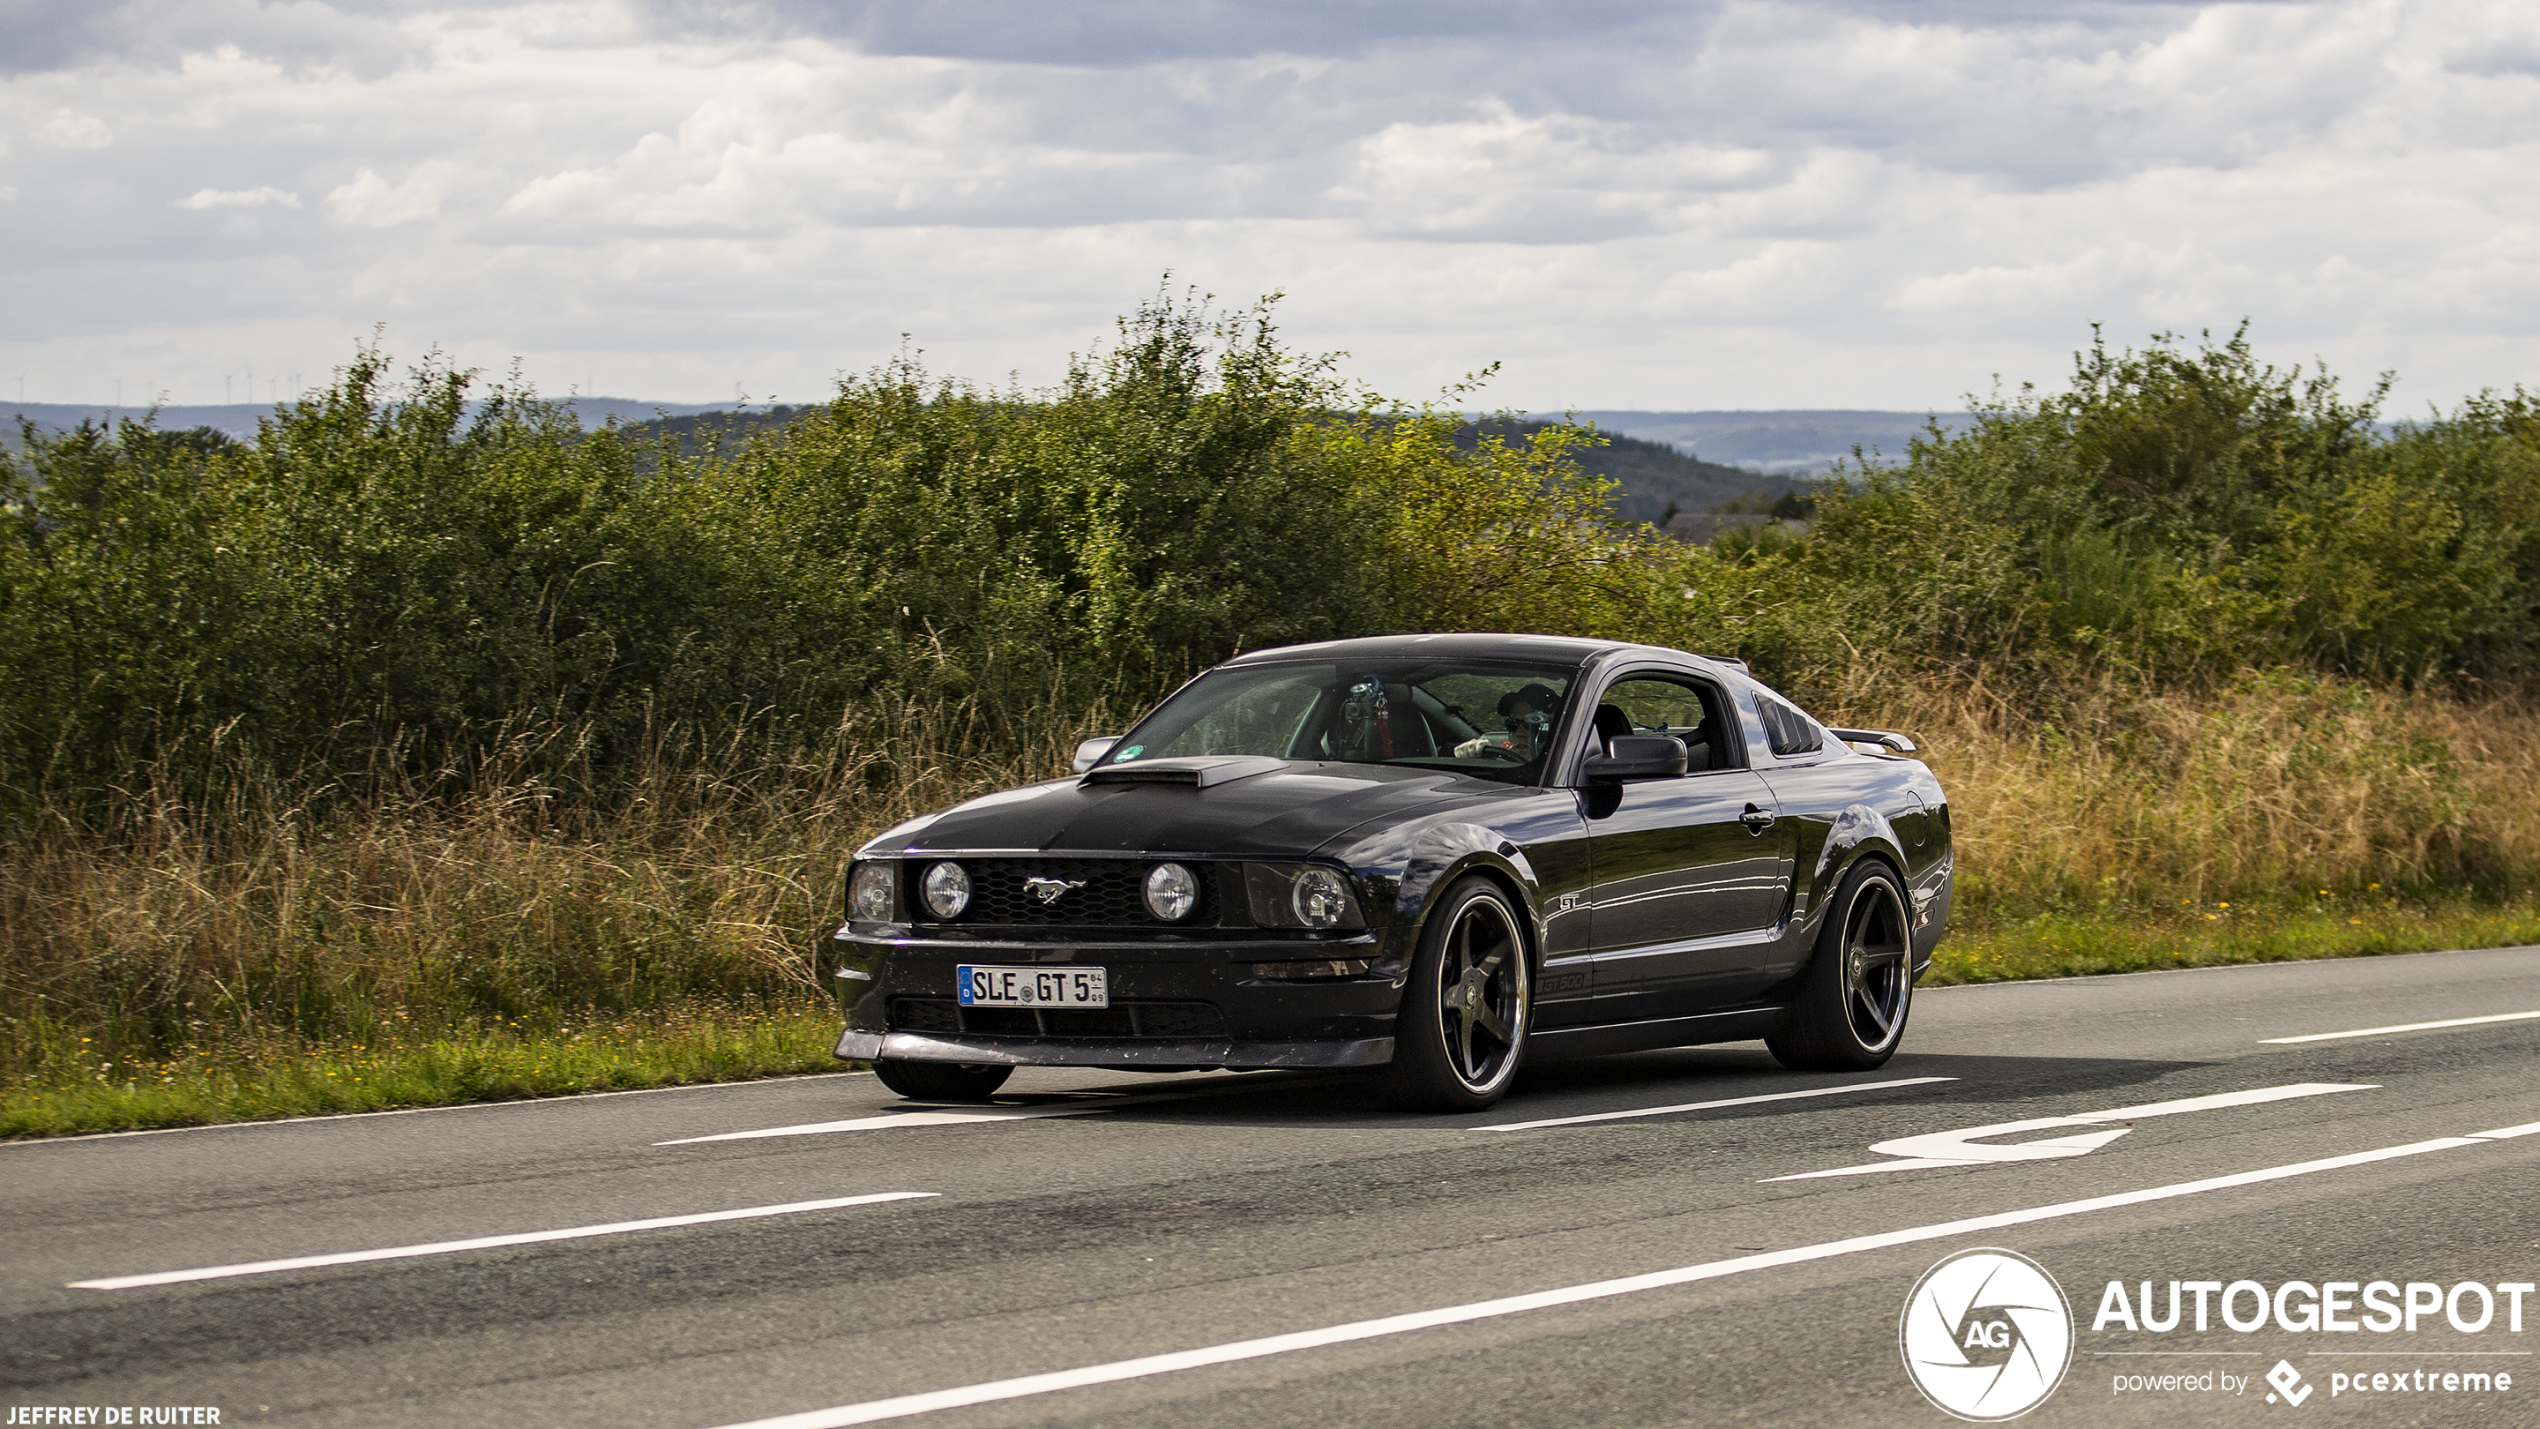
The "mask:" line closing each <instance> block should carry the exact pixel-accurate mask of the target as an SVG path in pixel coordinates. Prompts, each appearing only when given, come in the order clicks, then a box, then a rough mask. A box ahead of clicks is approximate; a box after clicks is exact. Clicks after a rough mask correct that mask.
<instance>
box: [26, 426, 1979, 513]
mask: <svg viewBox="0 0 2540 1429" xmlns="http://www.w3.org/2000/svg"><path fill="white" fill-rule="evenodd" d="M558 400H560V401H561V402H562V403H563V404H564V405H565V406H567V407H570V408H572V409H573V410H574V413H575V415H576V416H578V417H580V418H581V419H582V424H583V425H584V426H586V427H597V426H599V425H600V424H601V423H602V422H604V421H606V420H608V419H609V418H611V417H615V418H616V419H617V420H618V421H619V422H621V423H624V424H626V425H628V426H630V427H637V428H642V429H645V430H653V429H654V424H655V423H656V422H659V421H668V422H669V423H671V426H670V428H669V429H670V430H673V431H676V432H679V433H680V434H681V436H682V440H683V441H691V442H692V441H693V439H694V433H695V430H696V427H697V420H698V419H701V418H702V419H706V420H708V421H713V420H716V419H726V420H728V419H730V418H732V417H734V416H735V415H736V413H735V410H734V408H733V407H732V405H731V404H730V403H712V402H706V403H698V402H638V401H634V400H631V399H628V398H623V397H566V398H561V399H558ZM796 410H799V409H798V408H791V407H786V408H774V409H770V408H765V407H759V408H751V409H746V410H745V411H743V412H741V413H738V414H737V415H739V416H741V417H742V418H743V420H744V422H745V423H746V424H747V425H756V424H757V423H759V422H761V421H765V420H768V419H769V418H770V417H771V416H772V415H773V414H774V413H777V412H783V413H789V414H790V413H791V412H794V411H796ZM12 414H23V415H25V416H26V417H27V418H28V419H30V420H32V421H33V422H34V423H35V424H36V425H37V426H39V427H44V428H48V429H51V430H56V431H58V430H61V429H63V428H66V427H74V426H77V425H78V424H79V423H80V421H81V420H82V419H87V420H92V421H96V420H106V419H111V418H114V417H138V416H140V415H142V409H140V408H138V407H123V408H111V407H107V406H104V405H98V406H85V405H81V404H78V403H62V402H21V403H18V404H17V405H15V406H14V407H11V406H7V405H0V416H9V415H12ZM272 414H273V408H272V406H271V405H270V404H266V403H255V402H236V403H227V404H217V405H207V406H169V407H162V408H160V409H159V427H160V429H161V430H162V431H182V430H184V429H187V428H191V427H210V428H212V429H213V430H215V431H221V432H227V433H229V434H230V435H231V436H233V437H241V438H244V437H251V436H254V435H255V432H256V420H257V419H258V418H260V417H269V416H271V415H272ZM1577 417H1578V420H1580V421H1584V422H1593V423H1595V424H1596V427H1597V430H1598V431H1600V432H1602V433H1603V434H1605V435H1606V436H1607V437H1608V438H1611V439H1612V440H1613V442H1614V445H1613V446H1611V447H1608V448H1606V449H1604V450H1603V451H1601V452H1599V453H1598V454H1597V455H1596V457H1595V459H1594V460H1592V461H1591V462H1590V465H1591V466H1592V467H1595V468H1596V469H1597V470H1599V471H1601V472H1602V473H1603V474H1605V475H1608V476H1611V477H1613V478H1614V479H1615V480H1617V481H1619V482H1621V483H1622V484H1623V487H1624V489H1625V490H1626V491H1628V492H1630V493H1631V499H1630V505H1629V507H1628V511H1629V514H1631V515H1632V517H1633V519H1635V520H1646V521H1655V520H1657V519H1658V517H1659V516H1660V515H1661V514H1662V513H1663V512H1664V511H1665V510H1666V504H1667V502H1669V501H1671V500H1672V501H1674V502H1676V504H1677V506H1678V507H1679V508H1680V509H1682V510H1686V511H1703V510H1708V509H1709V508H1710V506H1711V505H1712V504H1713V503H1714V502H1718V501H1722V500H1726V499H1728V498H1729V497H1732V496H1736V495H1738V494H1739V493H1741V492H1745V491H1749V490H1754V489H1757V488H1759V487H1760V488H1762V489H1764V490H1768V491H1775V492H1779V491H1782V490H1787V489H1788V487H1789V484H1790V482H1791V481H1792V480H1795V479H1802V478H1807V477H1813V476H1818V475H1821V474H1823V473H1824V471H1825V470H1826V468H1827V467H1829V466H1832V465H1835V464H1837V463H1840V462H1844V461H1848V460H1850V459H1851V456H1852V449H1853V447H1855V446H1856V445H1857V446H1859V447H1861V448H1862V449H1864V450H1865V451H1870V452H1875V453H1877V454H1878V455H1880V456H1882V457H1885V458H1887V459H1889V460H1896V459H1899V458H1902V457H1903V456H1904V454H1905V448H1906V444H1907V443H1908V442H1910V441H1911V440H1912V439H1913V438H1914V437H1916V436H1919V435H1921V433H1922V431H1923V426H1924V423H1926V422H1928V421H1930V420H1931V419H1932V418H1931V416H1930V415H1929V414H1925V413H1920V412H1878V411H1863V410H1856V409H1824V410H1792V411H1764V412H1727V411H1710V412H1644V411H1622V410H1615V411H1594V412H1580V413H1578V414H1577ZM779 420H781V418H780V419H779ZM1968 420H1969V418H1968V417H1967V415H1966V414H1965V413H1963V412H1957V413H1945V414H1941V415H1940V416H1939V421H1940V424H1941V426H1942V428H1943V429H1945V430H1950V431H1956V430H1958V429H1961V428H1963V427H1965V426H1966V424H1967V422H1968ZM1530 425H1542V424H1541V423H1532V424H1530ZM0 443H5V444H6V445H8V446H10V447H12V448H14V447H15V446H16V445H17V423H16V422H15V421H14V420H7V421H0ZM1741 468H1743V469H1744V471H1743V474H1741V475H1738V476H1734V477H1733V476H1730V475H1728V473H1731V472H1737V471H1739V470H1740V469H1741ZM1763 478H1777V479H1778V480H1765V479H1763ZM1644 498H1646V500H1644ZM1652 502H1654V503H1655V504H1651V503H1652Z"/></svg>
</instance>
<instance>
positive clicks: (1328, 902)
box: [1288, 868, 1349, 928]
mask: <svg viewBox="0 0 2540 1429" xmlns="http://www.w3.org/2000/svg"><path fill="white" fill-rule="evenodd" d="M1288 906H1290V907H1291V908H1294V909H1295V910H1296V919H1297V921H1298V922H1300V923H1303V924H1304V925H1305V926H1307V927H1309V928H1336V927H1339V926H1340V922H1341V920H1342V919H1343V918H1346V917H1348V916H1349V885H1348V884H1346V883H1343V882H1341V876H1340V875H1339V874H1337V873H1334V872H1332V871H1331V870H1330V869H1328V868H1309V869H1307V870H1305V871H1304V872H1303V873H1300V874H1298V875H1297V876H1296V890H1295V892H1293V893H1291V894H1290V895H1289V896H1288Z"/></svg>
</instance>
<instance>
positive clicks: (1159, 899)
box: [1147, 863, 1199, 923]
mask: <svg viewBox="0 0 2540 1429" xmlns="http://www.w3.org/2000/svg"><path fill="white" fill-rule="evenodd" d="M1198 906H1199V879H1198V878H1196V877H1194V876H1193V875H1192V873H1191V871H1190V870H1189V869H1187V868H1184V867H1182V866H1181V865H1180V864H1178V863H1159V864H1157V865H1156V866H1155V867H1153V868H1151V869H1148V870H1147V911H1148V912H1150V913H1152V914H1154V915H1155V916H1156V917H1158V918H1160V919H1162V920H1164V921H1165V922H1167V923H1179V922H1181V921H1182V920H1183V919H1184V918H1186V917H1188V916H1189V915H1190V911H1191V910H1192V909H1193V908H1196V907H1198Z"/></svg>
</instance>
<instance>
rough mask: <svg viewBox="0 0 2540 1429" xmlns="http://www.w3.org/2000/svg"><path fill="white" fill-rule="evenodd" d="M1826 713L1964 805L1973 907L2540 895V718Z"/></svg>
mask: <svg viewBox="0 0 2540 1429" xmlns="http://www.w3.org/2000/svg"><path fill="white" fill-rule="evenodd" d="M1836 703H1837V704H1838V705H1840V706H1841V708H1839V709H1834V710H1829V711H1826V713H1828V714H1830V715H1837V716H1839V717H1840V718H1842V719H1845V720H1851V721H1858V722H1862V723H1870V724H1875V725H1881V726H1884V727H1890V728H1896V729H1903V730H1908V731H1911V732H1912V733H1913V734H1914V736H1915V737H1916V738H1917V739H1919V740H1920V741H1921V742H1922V745H1923V752H1924V757H1925V758H1926V759H1927V760H1928V761H1929V762H1930V763H1931V765H1932V766H1933V769H1934V771H1935V772H1936V773H1937V774H1938V775H1939V776H1940V779H1941V782H1942V784H1943V785H1944V786H1945V787H1946V788H1947V789H1948V791H1949V798H1950V807H1951V814H1952V817H1953V820H1954V824H1955V830H1956V840H1957V848H1958V852H1959V864H1958V870H1959V872H1958V877H1959V888H1960V893H1961V905H1960V906H1961V907H1962V908H1965V909H1967V910H1968V911H1969V912H1970V913H1973V914H1975V915H1976V916H1978V917H1982V916H1986V915H1993V914H2000V915H2017V914H2020V913H2025V912H2034V911H2037V910H2039V909H2042V908H2047V907H2074V906H2091V907H2105V906H2123V907H2131V908H2136V909H2149V908H2158V907H2164V906H2174V905H2177V904H2180V903H2189V904H2197V903H2213V902H2223V901H2242V902H2249V903H2283V902H2286V901H2288V900H2303V901H2309V900H2312V899H2314V898H2315V897H2316V896H2317V895H2318V894H2320V893H2321V892H2322V891H2327V892H2331V893H2334V894H2338V895H2341V896H2343V895H2354V894H2360V893H2363V892H2366V891H2375V892H2382V893H2386V894H2388V895H2391V896H2405V897H2418V898H2424V897H2445V898H2457V897H2459V896H2461V895H2463V894H2469V895H2474V896H2479V897H2483V898H2486V899H2489V900H2504V899H2510V898H2513V897H2516V896H2519V895H2520V894H2522V893H2524V892H2526V891H2527V890H2529V889H2531V888H2532V887H2533V886H2534V884H2535V883H2540V810H2536V809H2535V807H2534V800H2533V797H2532V795H2533V792H2534V791H2535V790H2540V713H2535V712H2534V709H2533V707H2532V705H2531V703H2530V702H2529V701H2528V700H2525V699H2521V698H2516V697H2509V696H2495V697H2490V698H2484V699H2467V700H2464V699H2454V698H2446V697H2443V696H2441V695H2437V694H2429V693H2421V692H2407V691H2400V690H2393V689H2389V688H2381V687H2375V686H2370V685H2365V684H2360V683H2354V682H2348V681H2341V680H2336V679H2332V678H2327V677H2322V676H2315V675H2307V674H2292V673H2283V672H2270V673H2255V674H2249V675H2246V676H2244V677H2242V678H2241V679H2239V680H2237V681H2235V682H2233V683H2231V684H2229V685H2228V686H2226V687H2224V688H2222V689H2220V690H2218V691H2198V692H2194V693H2173V694H2155V695H2149V696H2147V695H2143V694H2141V693H2138V692H2126V691H2122V690H2121V689H2120V688H2119V687H2117V686H2115V685H2113V684H2110V685H2103V686H2100V687H2097V688H2095V689H2093V688H2087V687H2085V688H2082V689H2080V690H2078V691H2076V692H2073V693H2071V694H2069V695H2068V697H2067V699H2066V700H2065V702H2064V712H2063V713H2062V715H2061V716H2060V717H2059V718H2055V719H2051V720H2041V719H2039V718H2038V717H2037V716H2036V714H2035V713H2034V709H2033V706H2031V705H2029V704H2027V703H2026V702H2025V701H2021V700H2015V699H2008V698H1998V697H1996V695H1995V694H1994V693H1993V692H1992V691H1990V690H1988V689H1987V687H1986V685H1985V683H1984V681H1983V680H1981V679H1973V680H1969V681H1967V682H1965V683H1963V684H1961V685H1959V686H1957V687H1955V688H1945V689H1937V690H1935V689H1930V688H1928V687H1925V688H1921V689H1915V688H1913V687H1910V686H1904V685H1900V684H1896V683H1888V682H1881V681H1877V680H1875V679H1871V678H1856V679H1854V680H1850V681H1847V682H1846V687H1845V691H1844V693H1843V695H1841V696H1840V697H1838V700H1837V701H1836Z"/></svg>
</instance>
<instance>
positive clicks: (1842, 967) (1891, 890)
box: [1764, 858, 1914, 1072]
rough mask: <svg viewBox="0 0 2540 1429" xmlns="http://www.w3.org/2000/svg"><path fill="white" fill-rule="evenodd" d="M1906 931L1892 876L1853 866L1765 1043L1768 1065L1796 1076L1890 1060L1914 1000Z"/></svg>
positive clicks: (1879, 868)
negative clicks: (1785, 1009)
mask: <svg viewBox="0 0 2540 1429" xmlns="http://www.w3.org/2000/svg"><path fill="white" fill-rule="evenodd" d="M1912 928H1913V923H1912V921H1911V920H1910V919H1909V918H1908V917H1907V915H1906V912H1905V890H1904V887H1903V886H1902V885H1901V884H1899V883H1898V882H1897V878H1896V873H1895V870H1893V869H1891V868H1889V867H1888V866H1887V865H1886V864H1885V863H1882V862H1879V861H1878V860H1875V859H1867V858H1865V859H1863V860H1861V861H1860V862H1858V863H1856V864H1854V865H1853V866H1852V871H1851V872H1849V873H1847V874H1845V875H1844V878H1843V882H1842V884H1841V885H1840V886H1839V887H1838V888H1837V889H1836V890H1835V898H1834V907H1833V909H1832V911H1831V912H1830V913H1829V915H1828V917H1827V919H1826V926H1825V930H1824V931H1823V932H1821V933H1819V934H1818V935H1817V953H1816V956H1815V957H1813V958H1811V959H1810V960H1809V963H1808V970H1807V971H1806V972H1805V973H1802V974H1801V975H1800V980H1799V995H1798V997H1797V998H1796V999H1795V1000H1794V1001H1793V1003H1792V1004H1791V1008H1790V1010H1789V1012H1787V1013H1786V1014H1784V1016H1783V1019H1782V1024H1781V1026H1779V1027H1777V1028H1775V1029H1774V1030H1773V1031H1772V1032H1771V1033H1770V1034H1768V1035H1767V1036H1766V1037H1765V1038H1764V1045H1765V1046H1766V1047H1768V1048H1770V1049H1771V1050H1772V1054H1773V1057H1774V1059H1775V1060H1777V1061H1779V1062H1780V1063H1781V1064H1782V1065H1783V1066H1785V1067H1790V1068H1793V1069H1795V1070H1806V1071H1820V1072H1865V1071H1868V1070H1869V1069H1871V1068H1873V1067H1878V1066H1884V1065H1885V1064H1886V1062H1887V1059H1888V1058H1890V1057H1893V1056H1895V1055H1896V1048H1897V1044H1898V1043H1900V1042H1902V1041H1903V1040H1904V1037H1905V1015H1906V1013H1907V1012H1908V1011H1910V1010H1911V1009H1912V1006H1913V1000H1914V973H1913V957H1914V942H1913V937H1912Z"/></svg>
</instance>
